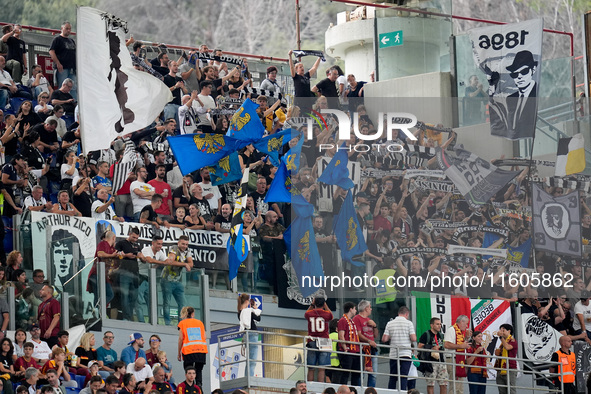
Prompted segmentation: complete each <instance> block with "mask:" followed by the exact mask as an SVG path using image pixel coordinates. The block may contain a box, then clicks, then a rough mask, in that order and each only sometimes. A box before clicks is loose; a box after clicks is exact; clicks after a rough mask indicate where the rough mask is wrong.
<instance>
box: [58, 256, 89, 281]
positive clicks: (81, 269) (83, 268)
mask: <svg viewBox="0 0 591 394" xmlns="http://www.w3.org/2000/svg"><path fill="white" fill-rule="evenodd" d="M96 260H97V257H95V258H94V259H92V260H90V261H89V262H88V264H86V265H85V266H84V267H82V268H80V269H79V270H78V271H77V272H76V273H75V274H74V275H72V277H71V278H70V279H68V280H67V281H66V282H65V283H64V284H63V285H62V286H66V285H67V284H68V283H70V281H71V280H72V279H74V278H75V277H77V276H78V275H79V274H80V272H82V271H84V270H85V269H86V267H88V266H89V265H90V264H92V263H94V262H95V261H96Z"/></svg>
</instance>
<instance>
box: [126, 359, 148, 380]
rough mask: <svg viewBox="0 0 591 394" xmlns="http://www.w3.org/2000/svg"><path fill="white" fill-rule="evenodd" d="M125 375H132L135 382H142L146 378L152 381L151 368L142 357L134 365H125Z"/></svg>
mask: <svg viewBox="0 0 591 394" xmlns="http://www.w3.org/2000/svg"><path fill="white" fill-rule="evenodd" d="M127 373H130V374H133V376H135V380H136V381H137V382H143V381H145V380H146V378H148V379H154V375H153V374H152V368H151V367H150V366H149V365H148V364H147V363H146V360H145V359H144V358H143V357H140V358H138V359H137V360H135V362H134V363H130V364H127Z"/></svg>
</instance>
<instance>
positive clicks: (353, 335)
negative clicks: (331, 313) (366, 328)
mask: <svg viewBox="0 0 591 394" xmlns="http://www.w3.org/2000/svg"><path fill="white" fill-rule="evenodd" d="M343 318H344V319H345V321H346V322H347V327H348V330H347V331H348V332H347V333H346V334H348V337H347V338H345V340H346V341H350V342H359V335H357V330H356V329H355V324H354V323H353V320H352V319H349V316H347V314H344V315H343ZM345 348H346V351H347V352H349V353H356V352H358V351H359V345H356V344H350V343H347V344H345Z"/></svg>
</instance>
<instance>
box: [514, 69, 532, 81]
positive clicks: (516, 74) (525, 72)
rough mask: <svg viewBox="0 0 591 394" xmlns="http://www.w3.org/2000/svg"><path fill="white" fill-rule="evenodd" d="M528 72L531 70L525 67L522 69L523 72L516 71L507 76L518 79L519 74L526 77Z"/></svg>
mask: <svg viewBox="0 0 591 394" xmlns="http://www.w3.org/2000/svg"><path fill="white" fill-rule="evenodd" d="M530 70H531V68H529V67H526V68H524V69H523V70H521V71H517V72H513V73H509V75H510V76H511V78H517V77H519V74H521V75H527V74H529V71H530Z"/></svg>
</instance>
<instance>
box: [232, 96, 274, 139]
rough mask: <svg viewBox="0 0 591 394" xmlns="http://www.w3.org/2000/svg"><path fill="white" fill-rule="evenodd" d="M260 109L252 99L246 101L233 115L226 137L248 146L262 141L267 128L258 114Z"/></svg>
mask: <svg viewBox="0 0 591 394" xmlns="http://www.w3.org/2000/svg"><path fill="white" fill-rule="evenodd" d="M258 107H259V105H258V104H255V103H254V102H253V101H251V100H250V99H246V100H244V103H242V105H241V106H240V108H238V110H237V111H236V112H235V113H234V115H232V119H230V126H229V128H228V132H227V133H226V135H227V136H228V137H233V138H236V139H237V140H240V141H244V142H247V143H246V145H248V144H250V143H253V142H256V141H258V140H260V139H261V138H262V137H263V133H264V132H265V126H263V123H262V122H261V120H260V118H259V115H258V114H257V111H256V110H257V108H258ZM246 145H244V146H246Z"/></svg>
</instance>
